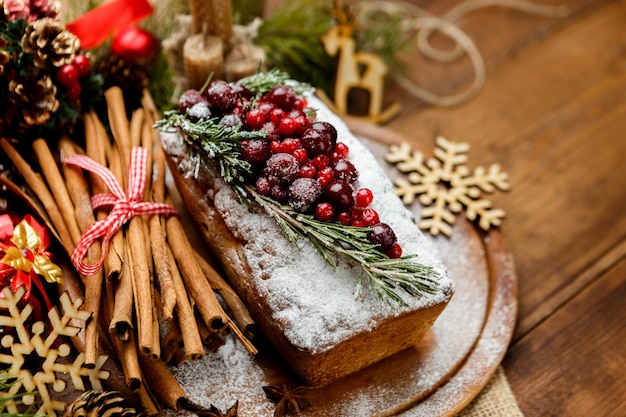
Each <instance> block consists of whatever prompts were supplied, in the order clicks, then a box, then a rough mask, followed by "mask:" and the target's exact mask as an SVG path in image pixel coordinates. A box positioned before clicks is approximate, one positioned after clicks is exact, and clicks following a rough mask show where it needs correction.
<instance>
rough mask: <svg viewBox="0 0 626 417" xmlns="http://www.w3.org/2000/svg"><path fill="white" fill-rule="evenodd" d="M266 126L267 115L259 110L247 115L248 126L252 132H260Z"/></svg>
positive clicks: (253, 110)
mask: <svg viewBox="0 0 626 417" xmlns="http://www.w3.org/2000/svg"><path fill="white" fill-rule="evenodd" d="M264 124H265V114H263V112H262V111H261V110H259V109H252V110H250V111H249V112H248V113H247V114H246V125H248V127H249V128H250V129H252V130H258V129H260V128H261V127H263V125H264Z"/></svg>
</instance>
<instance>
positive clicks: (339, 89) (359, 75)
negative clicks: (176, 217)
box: [321, 0, 398, 122]
mask: <svg viewBox="0 0 626 417" xmlns="http://www.w3.org/2000/svg"><path fill="white" fill-rule="evenodd" d="M334 3H335V6H334V13H335V14H336V16H337V20H338V24H337V26H335V27H333V28H332V29H330V30H329V31H328V32H327V33H326V34H325V35H324V36H322V38H321V41H322V43H323V45H324V49H325V50H326V53H328V54H329V55H330V56H335V55H337V54H339V59H338V64H337V74H336V79H335V91H334V95H335V96H334V107H335V111H336V112H337V113H339V114H340V115H347V114H348V94H349V93H350V90H351V89H353V88H361V89H363V90H365V91H367V92H368V93H369V106H368V107H369V110H368V115H367V118H368V119H371V120H372V121H374V122H384V121H386V120H388V119H389V118H390V117H392V116H393V115H394V114H395V113H396V112H397V110H398V108H397V106H391V107H390V108H389V109H387V110H385V111H384V112H383V111H382V106H383V90H384V78H385V75H386V74H387V66H386V65H385V63H384V62H383V60H382V59H381V58H380V57H379V56H378V55H376V54H373V53H369V52H363V51H355V49H356V43H355V40H354V37H353V36H352V35H353V32H354V20H355V19H354V15H353V14H352V13H350V11H349V9H348V7H342V5H341V1H340V0H335V2H334ZM327 101H329V100H327Z"/></svg>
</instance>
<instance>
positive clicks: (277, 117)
mask: <svg viewBox="0 0 626 417" xmlns="http://www.w3.org/2000/svg"><path fill="white" fill-rule="evenodd" d="M269 117H270V122H272V123H274V124H275V125H278V124H279V123H280V121H281V120H283V118H284V117H285V111H284V110H283V109H281V108H280V107H276V108H274V109H273V110H272V111H271V112H270V113H269Z"/></svg>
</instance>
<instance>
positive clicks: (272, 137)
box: [261, 122, 280, 141]
mask: <svg viewBox="0 0 626 417" xmlns="http://www.w3.org/2000/svg"><path fill="white" fill-rule="evenodd" d="M261 130H262V131H263V132H265V133H266V135H265V139H267V140H269V141H278V140H280V132H279V131H278V127H277V126H276V125H275V124H274V123H272V122H265V124H264V125H263V127H262V128H261Z"/></svg>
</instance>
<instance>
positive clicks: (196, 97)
mask: <svg viewBox="0 0 626 417" xmlns="http://www.w3.org/2000/svg"><path fill="white" fill-rule="evenodd" d="M200 102H204V103H206V102H207V101H206V98H204V96H203V95H202V94H201V93H200V92H199V91H198V90H187V91H185V92H184V93H183V94H182V95H181V96H180V99H179V100H178V112H179V113H180V114H186V113H187V110H189V109H190V108H192V107H193V106H194V104H197V103H200Z"/></svg>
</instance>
